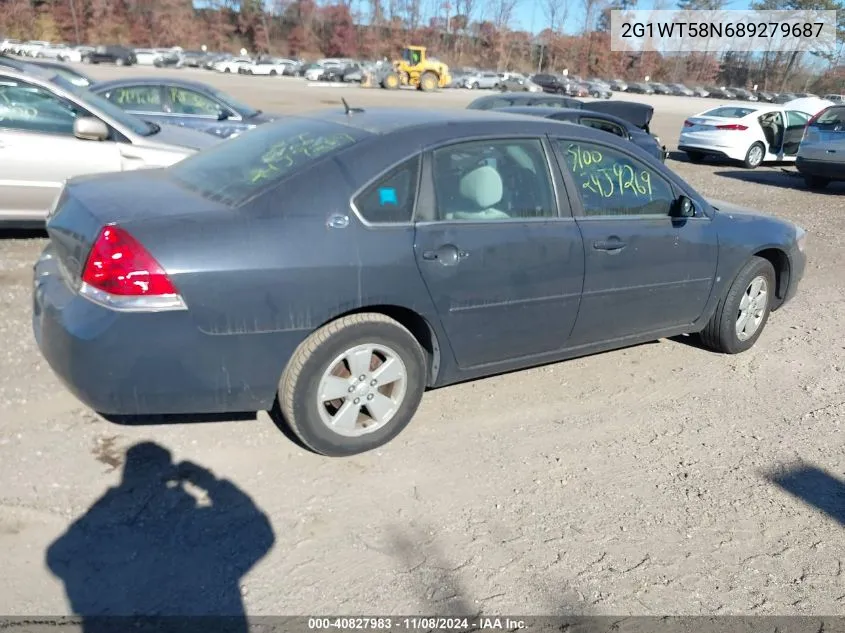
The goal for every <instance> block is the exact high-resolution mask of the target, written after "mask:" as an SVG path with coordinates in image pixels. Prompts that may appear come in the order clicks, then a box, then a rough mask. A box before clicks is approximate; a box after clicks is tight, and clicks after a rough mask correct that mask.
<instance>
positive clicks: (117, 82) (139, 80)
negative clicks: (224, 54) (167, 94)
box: [97, 77, 216, 92]
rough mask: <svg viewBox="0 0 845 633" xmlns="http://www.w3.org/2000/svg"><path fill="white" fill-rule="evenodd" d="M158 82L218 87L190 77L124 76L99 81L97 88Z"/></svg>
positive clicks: (212, 88)
mask: <svg viewBox="0 0 845 633" xmlns="http://www.w3.org/2000/svg"><path fill="white" fill-rule="evenodd" d="M157 84H163V85H168V86H179V87H181V88H195V89H198V90H204V91H205V92H209V91H215V92H216V89H215V88H214V87H213V86H209V85H208V84H204V83H202V82H201V81H191V80H190V79H171V78H169V77H124V78H122V79H110V80H108V81H98V82H97V90H98V91H99V90H101V89H104V88H116V87H118V86H154V85H157Z"/></svg>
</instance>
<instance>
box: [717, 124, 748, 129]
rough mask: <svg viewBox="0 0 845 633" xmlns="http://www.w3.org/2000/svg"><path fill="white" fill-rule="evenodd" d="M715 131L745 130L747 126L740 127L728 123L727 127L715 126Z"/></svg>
mask: <svg viewBox="0 0 845 633" xmlns="http://www.w3.org/2000/svg"><path fill="white" fill-rule="evenodd" d="M716 129H717V130H747V129H748V126H747V125H740V124H739V123H729V124H728V125H717V126H716Z"/></svg>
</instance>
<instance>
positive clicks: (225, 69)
mask: <svg viewBox="0 0 845 633" xmlns="http://www.w3.org/2000/svg"><path fill="white" fill-rule="evenodd" d="M223 72H224V73H230V72H232V71H231V70H229V67H228V66H227V67H226V68H224V69H223Z"/></svg>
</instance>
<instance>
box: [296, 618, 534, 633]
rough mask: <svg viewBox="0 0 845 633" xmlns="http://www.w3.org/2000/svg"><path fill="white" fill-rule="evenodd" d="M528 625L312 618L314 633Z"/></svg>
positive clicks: (512, 628) (520, 625) (513, 620)
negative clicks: (323, 632)
mask: <svg viewBox="0 0 845 633" xmlns="http://www.w3.org/2000/svg"><path fill="white" fill-rule="evenodd" d="M527 626H528V624H527V623H526V622H525V620H520V619H516V618H497V617H473V618H454V617H453V618H439V617H408V618H387V617H385V618H378V617H370V618H363V617H362V618H355V617H346V618H308V629H309V630H311V631H337V630H341V631H346V630H350V631H352V630H368V629H369V630H374V631H389V630H392V629H402V630H408V631H456V632H457V631H515V630H517V629H524V628H526V627H527Z"/></svg>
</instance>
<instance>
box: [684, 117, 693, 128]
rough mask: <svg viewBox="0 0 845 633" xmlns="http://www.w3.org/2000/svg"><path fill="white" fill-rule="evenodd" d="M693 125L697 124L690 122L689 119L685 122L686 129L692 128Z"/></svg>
mask: <svg viewBox="0 0 845 633" xmlns="http://www.w3.org/2000/svg"><path fill="white" fill-rule="evenodd" d="M693 125H695V123H693V122H692V121H690V120H689V119H687V120H686V121H684V127H692V126H693Z"/></svg>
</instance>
